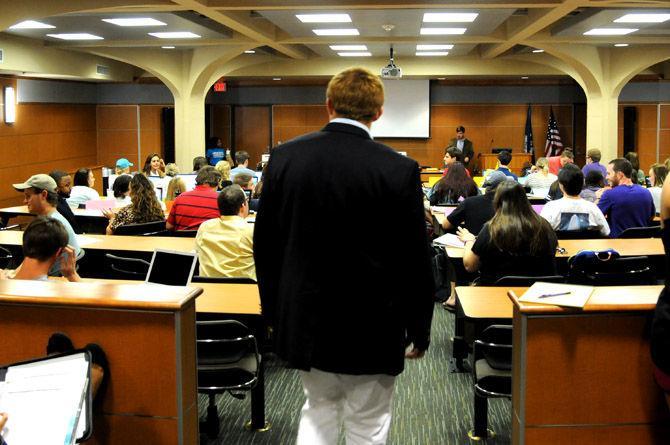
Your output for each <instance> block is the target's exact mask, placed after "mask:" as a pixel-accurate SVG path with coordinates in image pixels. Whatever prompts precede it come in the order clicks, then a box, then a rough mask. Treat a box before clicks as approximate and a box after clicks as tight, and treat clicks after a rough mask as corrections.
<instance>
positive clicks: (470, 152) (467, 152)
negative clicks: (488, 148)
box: [447, 138, 475, 167]
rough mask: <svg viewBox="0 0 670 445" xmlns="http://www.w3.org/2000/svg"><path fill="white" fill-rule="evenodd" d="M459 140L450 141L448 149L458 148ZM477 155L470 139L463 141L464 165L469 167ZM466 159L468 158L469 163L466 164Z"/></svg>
mask: <svg viewBox="0 0 670 445" xmlns="http://www.w3.org/2000/svg"><path fill="white" fill-rule="evenodd" d="M457 143H458V142H457V139H456V138H453V139H452V140H450V141H449V145H447V148H451V147H454V148H458V145H457ZM474 155H475V149H474V147H473V145H472V141H471V140H470V139H468V138H464V139H463V158H464V159H463V164H464V165H465V166H466V167H467V166H468V165H469V164H470V162H472V157H473V156H474ZM465 158H468V162H465Z"/></svg>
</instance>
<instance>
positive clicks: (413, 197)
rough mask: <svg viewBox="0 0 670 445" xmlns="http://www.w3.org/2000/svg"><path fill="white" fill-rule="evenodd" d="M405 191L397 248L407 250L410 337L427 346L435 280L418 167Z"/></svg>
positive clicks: (416, 344) (419, 346) (412, 173)
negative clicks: (400, 234) (431, 264)
mask: <svg viewBox="0 0 670 445" xmlns="http://www.w3.org/2000/svg"><path fill="white" fill-rule="evenodd" d="M405 184H406V186H405V187H404V190H405V192H404V194H403V196H402V198H401V202H400V205H399V208H398V209H397V212H396V214H397V215H399V216H400V218H402V220H401V221H399V223H400V224H401V225H402V226H401V228H400V230H399V232H398V233H402V234H404V235H403V236H399V237H398V244H399V245H398V246H396V247H397V249H398V251H399V252H404V253H405V255H404V258H405V261H404V264H405V265H406V268H405V269H406V273H407V280H406V282H408V283H410V287H409V288H408V289H407V292H408V295H406V296H405V298H406V308H407V312H406V313H407V315H408V318H407V340H408V342H411V343H414V347H416V348H418V349H420V350H425V349H427V348H428V344H429V343H430V325H431V322H432V318H433V305H434V304H433V297H434V291H435V289H434V281H433V276H432V271H431V268H430V245H429V242H428V236H427V235H426V230H425V223H424V208H423V198H422V192H421V179H420V174H419V168H418V166H417V165H416V164H415V165H414V168H412V169H411V171H410V172H408V175H407V179H406V180H405Z"/></svg>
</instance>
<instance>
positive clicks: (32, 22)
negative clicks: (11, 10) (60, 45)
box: [9, 20, 55, 29]
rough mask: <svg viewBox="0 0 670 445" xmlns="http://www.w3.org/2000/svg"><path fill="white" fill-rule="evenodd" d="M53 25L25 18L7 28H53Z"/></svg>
mask: <svg viewBox="0 0 670 445" xmlns="http://www.w3.org/2000/svg"><path fill="white" fill-rule="evenodd" d="M53 28H55V26H52V25H49V24H46V23H42V22H36V21H35V20H26V21H24V22H21V23H17V24H16V25H12V26H10V27H9V29H53Z"/></svg>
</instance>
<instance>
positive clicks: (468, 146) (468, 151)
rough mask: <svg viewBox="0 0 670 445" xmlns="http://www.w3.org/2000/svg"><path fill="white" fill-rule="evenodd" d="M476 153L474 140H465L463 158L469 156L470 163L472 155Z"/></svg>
mask: <svg viewBox="0 0 670 445" xmlns="http://www.w3.org/2000/svg"><path fill="white" fill-rule="evenodd" d="M474 155H475V149H474V148H473V146H472V141H471V140H470V139H466V140H465V144H463V159H465V158H468V163H469V162H470V161H472V157H473V156H474Z"/></svg>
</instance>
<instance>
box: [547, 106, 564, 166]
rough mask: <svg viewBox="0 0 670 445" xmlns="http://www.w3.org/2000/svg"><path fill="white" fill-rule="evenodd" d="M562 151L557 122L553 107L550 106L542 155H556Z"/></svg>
mask: <svg viewBox="0 0 670 445" xmlns="http://www.w3.org/2000/svg"><path fill="white" fill-rule="evenodd" d="M562 152H563V143H562V142H561V135H560V134H558V124H557V123H556V118H555V117H554V109H553V108H550V112H549V126H548V128H547V142H546V144H544V157H546V158H548V157H550V156H558V155H560V154H561V153H562Z"/></svg>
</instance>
